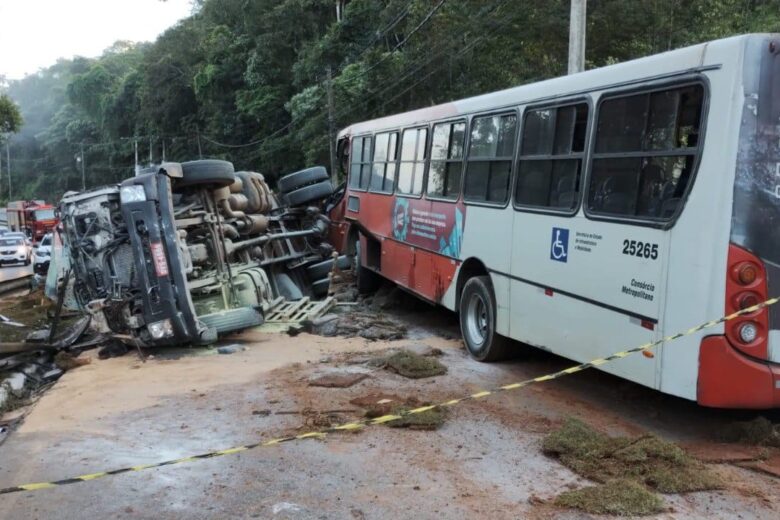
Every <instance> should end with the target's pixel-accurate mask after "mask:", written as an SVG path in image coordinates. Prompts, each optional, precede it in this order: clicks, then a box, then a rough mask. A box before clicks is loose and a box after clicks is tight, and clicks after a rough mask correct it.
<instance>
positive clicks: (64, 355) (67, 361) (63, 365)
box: [54, 351, 92, 372]
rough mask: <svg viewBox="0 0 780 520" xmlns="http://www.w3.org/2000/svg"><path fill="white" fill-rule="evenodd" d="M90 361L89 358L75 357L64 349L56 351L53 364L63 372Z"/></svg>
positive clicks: (87, 363)
mask: <svg viewBox="0 0 780 520" xmlns="http://www.w3.org/2000/svg"><path fill="white" fill-rule="evenodd" d="M91 362H92V359H90V358H77V357H75V356H74V355H73V354H71V353H70V352H65V351H61V352H57V355H56V356H54V364H55V365H57V368H59V369H60V370H62V371H63V372H67V371H68V370H73V369H74V368H78V367H83V366H84V365H89V364H90V363H91Z"/></svg>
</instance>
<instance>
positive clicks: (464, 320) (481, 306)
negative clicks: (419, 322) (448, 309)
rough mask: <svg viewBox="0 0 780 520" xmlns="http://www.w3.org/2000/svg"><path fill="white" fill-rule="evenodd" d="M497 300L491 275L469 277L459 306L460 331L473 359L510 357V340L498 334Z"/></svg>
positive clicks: (487, 359) (489, 359)
mask: <svg viewBox="0 0 780 520" xmlns="http://www.w3.org/2000/svg"><path fill="white" fill-rule="evenodd" d="M496 309H497V307H496V297H495V295H494V294H493V284H492V283H491V282H490V277H489V276H475V277H473V278H470V279H469V280H468V281H467V282H466V285H465V286H464V287H463V292H462V293H461V296H460V303H459V305H458V311H459V320H460V331H461V334H462V335H463V341H464V342H465V343H466V350H468V352H469V354H470V355H471V357H473V358H474V359H476V360H477V361H485V362H488V361H499V360H501V359H505V358H506V357H508V355H509V349H510V347H511V344H510V340H509V338H505V337H504V336H501V335H499V334H498V333H497V332H496Z"/></svg>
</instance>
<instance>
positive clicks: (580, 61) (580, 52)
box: [569, 0, 588, 74]
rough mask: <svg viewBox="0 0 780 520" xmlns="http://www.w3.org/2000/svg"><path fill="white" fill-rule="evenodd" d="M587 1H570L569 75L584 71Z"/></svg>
mask: <svg viewBox="0 0 780 520" xmlns="http://www.w3.org/2000/svg"><path fill="white" fill-rule="evenodd" d="M587 4H588V0H571V13H570V15H569V74H576V73H577V72H582V71H583V70H585V27H586V26H585V21H586V12H587V10H588V6H587Z"/></svg>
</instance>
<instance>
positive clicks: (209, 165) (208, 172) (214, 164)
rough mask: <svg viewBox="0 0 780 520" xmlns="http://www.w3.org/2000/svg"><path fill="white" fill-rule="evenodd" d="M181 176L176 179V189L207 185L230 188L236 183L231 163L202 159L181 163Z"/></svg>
mask: <svg viewBox="0 0 780 520" xmlns="http://www.w3.org/2000/svg"><path fill="white" fill-rule="evenodd" d="M181 169H182V173H183V176H182V178H180V179H176V181H175V182H176V187H177V188H183V187H185V186H198V185H205V184H208V185H210V186H214V187H216V188H224V187H225V186H230V185H231V184H233V183H234V182H235V181H236V173H235V169H234V168H233V163H231V162H228V161H220V160H217V159H202V160H200V161H189V162H184V163H181Z"/></svg>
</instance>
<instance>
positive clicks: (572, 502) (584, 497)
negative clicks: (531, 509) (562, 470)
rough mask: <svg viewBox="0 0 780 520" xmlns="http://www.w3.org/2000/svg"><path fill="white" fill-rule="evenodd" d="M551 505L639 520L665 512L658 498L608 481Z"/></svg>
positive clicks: (561, 497)
mask: <svg viewBox="0 0 780 520" xmlns="http://www.w3.org/2000/svg"><path fill="white" fill-rule="evenodd" d="M554 503H555V505H557V506H562V507H570V508H573V509H581V510H583V511H585V512H587V513H592V514H596V515H619V516H642V515H652V514H656V513H660V512H662V511H663V509H664V502H663V500H661V497H659V496H658V495H656V494H655V493H652V492H651V491H648V489H647V488H646V487H644V486H642V485H641V484H637V483H636V482H635V481H633V480H610V481H609V482H607V483H606V484H600V485H598V486H588V487H585V488H582V489H575V490H574V491H566V492H564V493H561V494H560V495H558V496H557V497H555V501H554Z"/></svg>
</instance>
